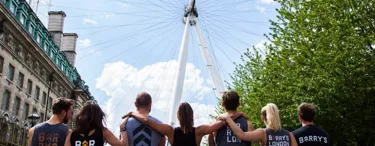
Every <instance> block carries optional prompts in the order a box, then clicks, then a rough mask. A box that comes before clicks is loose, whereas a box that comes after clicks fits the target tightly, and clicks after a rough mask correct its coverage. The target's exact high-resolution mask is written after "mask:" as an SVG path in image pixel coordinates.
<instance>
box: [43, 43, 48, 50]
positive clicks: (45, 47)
mask: <svg viewBox="0 0 375 146" xmlns="http://www.w3.org/2000/svg"><path fill="white" fill-rule="evenodd" d="M47 49H48V45H47V43H46V44H44V51H46V52H47Z"/></svg>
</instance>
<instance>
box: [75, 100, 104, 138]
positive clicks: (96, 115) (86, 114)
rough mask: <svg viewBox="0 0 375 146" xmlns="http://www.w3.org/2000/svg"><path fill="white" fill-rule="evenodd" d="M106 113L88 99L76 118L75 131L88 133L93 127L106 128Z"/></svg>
mask: <svg viewBox="0 0 375 146" xmlns="http://www.w3.org/2000/svg"><path fill="white" fill-rule="evenodd" d="M104 125H105V114H104V112H103V111H102V109H101V108H100V106H99V105H98V104H96V103H94V102H93V101H88V102H86V103H85V105H84V106H83V108H82V110H81V111H80V112H79V113H78V115H77V116H76V118H75V129H74V130H75V131H77V132H78V133H86V132H89V131H90V130H93V129H104V128H105V127H104Z"/></svg>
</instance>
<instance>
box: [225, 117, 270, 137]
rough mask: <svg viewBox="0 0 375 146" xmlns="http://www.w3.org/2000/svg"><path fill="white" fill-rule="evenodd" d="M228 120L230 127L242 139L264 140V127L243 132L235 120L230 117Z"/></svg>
mask: <svg viewBox="0 0 375 146" xmlns="http://www.w3.org/2000/svg"><path fill="white" fill-rule="evenodd" d="M226 121H227V123H228V125H229V127H230V129H232V131H233V132H234V134H236V136H237V137H238V138H239V139H241V140H244V141H262V140H263V138H264V132H265V131H264V130H263V129H257V130H255V131H251V132H250V131H247V132H243V131H242V129H241V128H240V127H238V126H237V125H236V123H234V121H233V120H232V119H231V118H230V117H227V118H226Z"/></svg>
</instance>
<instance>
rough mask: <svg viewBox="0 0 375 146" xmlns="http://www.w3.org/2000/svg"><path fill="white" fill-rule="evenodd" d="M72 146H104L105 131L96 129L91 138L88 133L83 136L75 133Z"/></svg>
mask: <svg viewBox="0 0 375 146" xmlns="http://www.w3.org/2000/svg"><path fill="white" fill-rule="evenodd" d="M90 131H91V130H90ZM70 144H71V146H104V136H103V130H101V129H96V130H95V132H94V133H93V134H91V135H90V136H89V133H88V132H87V133H85V134H84V136H82V135H80V133H78V132H76V131H73V133H72V136H71V138H70Z"/></svg>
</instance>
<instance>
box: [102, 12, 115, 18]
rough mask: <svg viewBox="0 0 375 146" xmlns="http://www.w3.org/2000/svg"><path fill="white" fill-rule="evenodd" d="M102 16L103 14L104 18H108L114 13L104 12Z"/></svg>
mask: <svg viewBox="0 0 375 146" xmlns="http://www.w3.org/2000/svg"><path fill="white" fill-rule="evenodd" d="M104 16H105V18H110V17H113V16H114V14H113V13H107V12H104Z"/></svg>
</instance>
